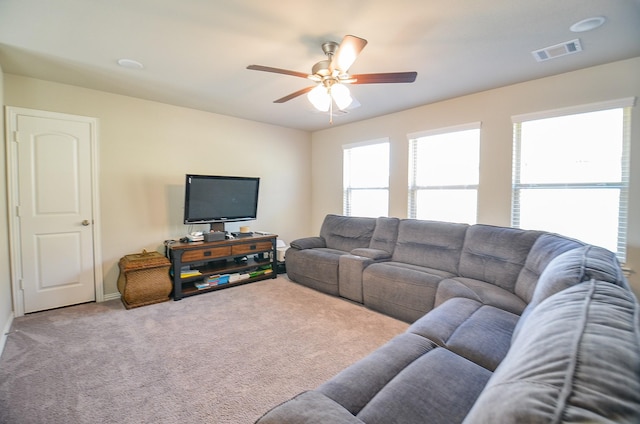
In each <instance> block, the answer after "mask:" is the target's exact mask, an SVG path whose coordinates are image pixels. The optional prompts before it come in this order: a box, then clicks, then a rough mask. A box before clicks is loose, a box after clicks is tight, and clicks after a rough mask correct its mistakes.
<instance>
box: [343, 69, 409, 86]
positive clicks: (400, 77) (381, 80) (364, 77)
mask: <svg viewBox="0 0 640 424" xmlns="http://www.w3.org/2000/svg"><path fill="white" fill-rule="evenodd" d="M417 76H418V73H417V72H388V73H382V74H358V75H351V78H353V79H355V81H353V82H352V84H387V83H395V82H414V81H415V80H416V77H417Z"/></svg>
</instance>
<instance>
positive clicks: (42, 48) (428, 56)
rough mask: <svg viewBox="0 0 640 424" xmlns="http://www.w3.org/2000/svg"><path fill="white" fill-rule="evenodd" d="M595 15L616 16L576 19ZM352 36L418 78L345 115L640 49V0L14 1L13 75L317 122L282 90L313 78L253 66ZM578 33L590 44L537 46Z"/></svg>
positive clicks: (301, 58)
mask: <svg viewBox="0 0 640 424" xmlns="http://www.w3.org/2000/svg"><path fill="white" fill-rule="evenodd" d="M592 16H605V17H606V18H607V21H606V23H605V24H604V25H603V26H602V27H600V28H598V29H595V30H593V31H590V32H583V33H573V32H571V31H570V30H569V27H570V26H571V25H572V24H573V23H575V22H577V21H580V20H582V19H585V18H588V17H592ZM346 34H353V35H356V36H359V37H362V38H365V39H367V40H368V42H369V43H368V45H367V46H366V48H365V49H364V50H363V51H362V53H361V55H360V56H359V58H358V59H357V61H356V62H355V64H354V65H353V66H352V68H351V72H350V73H352V74H359V73H378V72H398V71H417V72H418V77H417V79H416V82H415V83H413V84H371V85H370V84H367V85H364V84H363V85H351V86H349V87H350V89H351V91H352V94H353V95H354V97H355V98H356V99H357V100H358V101H359V103H360V104H361V106H360V107H357V108H355V109H352V110H350V111H349V112H348V113H347V114H345V115H341V116H337V117H335V118H334V123H333V125H334V126H335V125H341V124H344V123H348V122H354V121H359V120H362V119H367V118H371V117H375V116H379V115H384V114H388V113H391V112H396V111H400V110H404V109H408V108H412V107H415V106H419V105H424V104H428V103H432V102H436V101H440V100H443V99H447V98H452V97H457V96H461V95H465V94H469V93H474V92H479V91H483V90H487V89H491V88H496V87H500V86H505V85H509V84H513V83H517V82H521V81H527V80H531V79H536V78H541V77H545V76H549V75H555V74H559V73H563V72H568V71H572V70H576V69H580V68H585V67H589V66H594V65H599V64H603V63H607V62H612V61H616V60H621V59H627V58H631V57H637V56H640V0H615V1H612V0H588V1H585V0H535V1H526V0H475V1H470V0H447V1H444V0H380V1H378V0H323V1H307V0H295V1H292V0H277V1H276V0H271V1H270V0H55V1H52V0H0V65H1V66H2V68H3V70H4V72H5V73H10V74H17V75H25V76H29V77H33V78H39V79H44V80H50V81H55V82H60V83H65V84H72V85H76V86H81V87H87V88H93V89H97V90H103V91H107V92H112V93H118V94H124V95H128V96H133V97H139V98H143V99H149V100H154V101H158V102H163V103H169V104H173V105H179V106H184V107H188V108H194V109H200V110H205V111H210V112H214V113H219V114H224V115H231V116H236V117H240V118H246V119H250V120H254V121H260V122H266V123H271V124H275V125H281V126H285V127H290V128H298V129H302V130H308V131H315V130H319V129H323V128H327V127H329V119H328V116H327V115H323V114H320V113H316V112H313V111H312V108H311V106H310V104H309V102H308V100H307V99H306V97H305V96H300V97H298V98H296V99H294V100H291V101H289V102H287V103H284V104H275V103H273V100H275V99H278V98H281V97H283V96H285V95H287V94H290V93H291V92H294V91H297V90H299V89H301V88H304V87H306V86H308V85H310V84H312V83H311V82H310V81H308V80H306V79H303V78H297V77H293V76H287V75H279V74H272V73H266V72H257V71H251V70H247V69H246V67H247V65H250V64H258V65H265V66H271V67H277V68H285V69H290V70H294V71H299V72H304V73H310V72H311V67H312V66H313V64H314V63H316V62H317V61H319V60H323V59H325V57H324V54H323V53H322V49H321V47H320V46H321V44H322V43H323V42H324V41H337V42H340V40H341V39H342V37H343V36H344V35H346ZM575 38H579V39H580V41H581V44H582V48H583V51H582V52H580V53H577V54H574V55H569V56H564V57H560V58H556V59H553V60H550V61H546V62H540V63H539V62H536V61H535V59H534V58H533V55H532V54H531V52H532V51H533V50H537V49H541V48H544V47H548V46H552V45H555V44H558V43H562V42H565V41H570V40H572V39H575ZM121 58H127V59H134V60H137V61H139V62H141V63H143V64H144V69H143V70H132V69H126V68H122V67H119V66H118V65H117V61H118V59H121ZM639 78H640V76H639Z"/></svg>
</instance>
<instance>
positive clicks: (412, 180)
mask: <svg viewBox="0 0 640 424" xmlns="http://www.w3.org/2000/svg"><path fill="white" fill-rule="evenodd" d="M481 129H482V122H479V121H478V122H470V123H466V124H460V125H454V126H450V127H443V128H437V129H433V130H427V131H420V132H414V133H410V134H407V138H408V140H409V189H408V190H409V191H408V193H409V196H408V203H407V216H408V217H409V218H413V219H415V218H416V217H417V216H418V210H417V198H418V193H419V192H420V191H422V190H475V191H476V193H477V192H478V189H479V179H480V143H481ZM468 130H478V183H476V184H464V185H437V186H436V185H427V186H419V185H417V183H416V177H417V169H418V166H419V164H417V163H416V160H417V158H416V156H417V154H416V149H417V145H418V143H419V139H421V138H424V137H431V136H436V135H441V134H450V133H456V132H461V131H468ZM474 217H475V219H474V221H473V222H469V223H470V224H475V223H476V222H477V217H478V203H477V200H476V210H475V215H474Z"/></svg>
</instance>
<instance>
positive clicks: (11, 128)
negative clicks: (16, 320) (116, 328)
mask: <svg viewBox="0 0 640 424" xmlns="http://www.w3.org/2000/svg"><path fill="white" fill-rule="evenodd" d="M18 115H30V116H35V117H39V118H54V119H64V120H69V121H76V122H85V123H88V124H89V127H90V132H91V136H90V137H91V140H90V150H91V159H90V160H91V209H92V211H91V220H92V222H93V225H92V226H91V231H92V238H93V282H94V289H95V297H96V302H103V301H104V300H105V299H104V284H103V277H102V251H101V246H102V240H101V237H100V224H101V221H100V205H99V199H100V195H99V191H98V189H99V187H100V185H99V184H98V175H99V173H98V163H99V162H98V119H97V118H92V117H88V116H79V115H70V114H66V113H58V112H48V111H43V110H36V109H27V108H21V107H14V106H5V123H6V125H5V127H6V134H5V140H6V157H7V159H6V162H7V193H8V199H7V205H8V206H7V208H8V210H7V215H8V217H9V264H10V268H11V269H10V275H11V289H12V293H13V313H14V316H15V317H20V316H23V315H24V309H25V308H24V292H23V290H22V287H21V282H22V272H21V263H22V257H21V251H20V246H21V240H20V220H19V219H18V216H17V215H18V206H19V202H18V199H19V196H18V148H17V147H18V146H17V141H16V135H15V134H16V128H15V123H16V117H17V116H18Z"/></svg>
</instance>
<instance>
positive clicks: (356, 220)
mask: <svg viewBox="0 0 640 424" xmlns="http://www.w3.org/2000/svg"><path fill="white" fill-rule="evenodd" d="M375 228H376V219H375V218H363V217H354V216H340V215H332V214H329V215H327V216H326V217H325V218H324V221H323V222H322V227H321V228H320V237H322V238H323V239H324V240H325V243H326V247H328V248H330V249H335V250H342V251H344V252H350V251H352V250H353V249H356V248H358V247H369V243H370V242H371V237H372V236H373V231H374V229H375Z"/></svg>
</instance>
